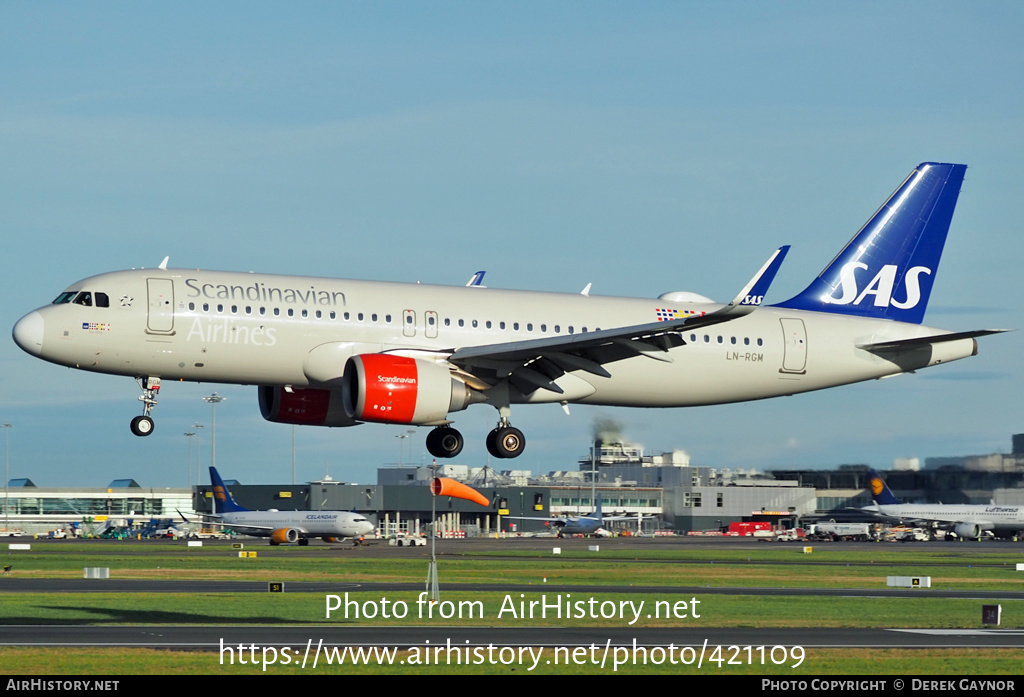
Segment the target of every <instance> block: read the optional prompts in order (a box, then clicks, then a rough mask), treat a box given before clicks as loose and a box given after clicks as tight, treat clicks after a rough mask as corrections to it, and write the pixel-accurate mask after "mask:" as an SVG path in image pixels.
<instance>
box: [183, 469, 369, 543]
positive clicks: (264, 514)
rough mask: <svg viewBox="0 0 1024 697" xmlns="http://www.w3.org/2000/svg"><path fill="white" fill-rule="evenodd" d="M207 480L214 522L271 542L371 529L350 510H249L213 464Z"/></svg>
mask: <svg viewBox="0 0 1024 697" xmlns="http://www.w3.org/2000/svg"><path fill="white" fill-rule="evenodd" d="M210 482H211V483H212V485H213V513H212V514H211V516H210V517H212V518H216V519H217V522H216V523H214V524H215V525H221V526H223V527H229V528H231V529H232V530H235V531H236V532H239V533H242V534H244V535H252V536H254V537H269V538H270V544H271V545H280V544H285V543H294V542H298V543H299V545H300V546H306V545H308V544H309V540H310V538H313V537H319V538H321V539H323V540H324V541H326V542H341V540H342V538H345V537H351V538H359V537H362V536H363V535H369V534H370V533H372V532H373V530H374V527H373V523H371V522H370V521H369V520H367V519H366V518H365V517H364V516H362V515H360V514H358V513H353V512H352V511H279V510H276V509H270V510H266V511H250V510H249V509H248V508H243V507H242V506H239V505H238V504H237V503H235V500H234V499H233V498H232V497H231V492H230V491H228V488H227V487H226V486H225V485H224V480H223V479H221V478H220V474H218V473H217V470H216V469H215V468H213V467H211V468H210ZM179 515H180V512H179ZM182 517H183V518H184V516H182Z"/></svg>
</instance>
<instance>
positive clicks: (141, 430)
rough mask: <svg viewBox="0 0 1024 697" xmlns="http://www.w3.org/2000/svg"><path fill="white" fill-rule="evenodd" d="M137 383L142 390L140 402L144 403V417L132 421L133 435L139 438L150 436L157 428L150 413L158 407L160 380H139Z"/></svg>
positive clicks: (137, 417)
mask: <svg viewBox="0 0 1024 697" xmlns="http://www.w3.org/2000/svg"><path fill="white" fill-rule="evenodd" d="M136 382H138V383H139V387H141V388H142V394H141V395H140V396H139V401H140V402H142V405H143V406H142V416H136V417H135V418H134V419H132V423H131V429H132V433H134V434H135V435H137V436H148V435H149V434H150V433H152V432H153V428H154V427H155V425H154V423H153V419H152V417H150V415H149V412H151V411H153V407H155V406H156V397H157V395H158V394H159V393H160V378H137V379H136Z"/></svg>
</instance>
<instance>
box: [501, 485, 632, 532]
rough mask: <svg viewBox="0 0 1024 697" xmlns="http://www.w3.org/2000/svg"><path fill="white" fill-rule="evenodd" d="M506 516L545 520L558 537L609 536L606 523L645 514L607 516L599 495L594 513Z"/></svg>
mask: <svg viewBox="0 0 1024 697" xmlns="http://www.w3.org/2000/svg"><path fill="white" fill-rule="evenodd" d="M505 517H506V518H509V519H513V520H543V521H544V522H545V523H547V524H548V525H551V526H553V527H555V528H556V529H557V531H558V535H557V536H558V537H565V536H566V535H598V536H608V535H610V534H611V533H609V532H608V531H607V530H605V529H604V527H602V526H603V525H604V524H605V523H608V522H611V521H618V520H632V521H634V522H639V521H641V520H643V516H635V515H617V516H606V515H604V513H603V511H602V510H601V495H600V494H598V495H597V506H596V507H595V508H594V511H593V512H592V513H588V514H587V515H579V516H559V517H549V518H543V517H540V516H527V515H510V516H505Z"/></svg>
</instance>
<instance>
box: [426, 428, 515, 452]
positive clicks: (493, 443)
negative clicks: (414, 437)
mask: <svg viewBox="0 0 1024 697" xmlns="http://www.w3.org/2000/svg"><path fill="white" fill-rule="evenodd" d="M464 444H465V441H464V440H463V438H462V434H461V433H459V432H458V431H457V430H455V429H454V428H452V427H451V426H438V427H437V428H435V429H433V430H432V431H431V432H430V433H429V434H427V452H429V453H430V454H431V455H433V456H434V457H445V458H447V457H455V456H456V455H458V454H459V453H461V452H462V446H463V445H464ZM525 448H526V436H524V435H523V432H522V431H520V430H519V429H518V428H513V427H512V426H510V425H509V424H508V422H507V421H506V422H504V423H503V422H498V425H497V427H495V429H494V430H493V431H491V432H490V433H488V434H487V452H489V453H490V454H491V456H492V457H497V458H502V459H507V458H513V457H519V455H520V454H521V453H522V452H523V450H524V449H525Z"/></svg>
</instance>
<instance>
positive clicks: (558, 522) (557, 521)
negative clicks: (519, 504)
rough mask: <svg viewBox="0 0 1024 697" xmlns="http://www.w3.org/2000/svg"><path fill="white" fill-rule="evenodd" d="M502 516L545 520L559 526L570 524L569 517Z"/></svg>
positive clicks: (516, 518) (515, 518)
mask: <svg viewBox="0 0 1024 697" xmlns="http://www.w3.org/2000/svg"><path fill="white" fill-rule="evenodd" d="M502 518H506V519H509V518H511V519H512V520H543V521H545V522H548V523H551V524H552V525H559V526H561V525H568V524H569V522H570V521H569V519H568V518H545V517H544V516H536V515H505V516H502Z"/></svg>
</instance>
